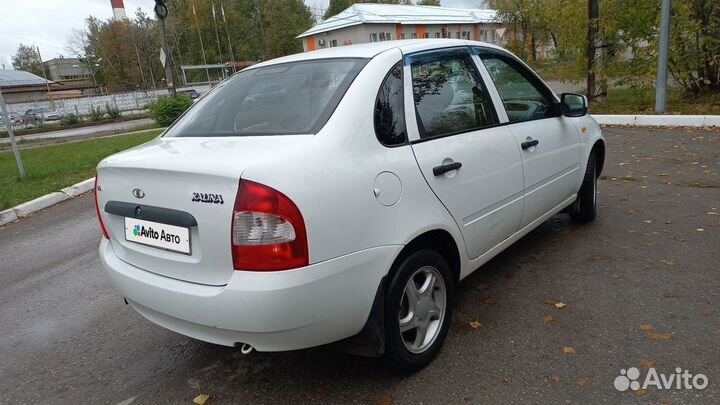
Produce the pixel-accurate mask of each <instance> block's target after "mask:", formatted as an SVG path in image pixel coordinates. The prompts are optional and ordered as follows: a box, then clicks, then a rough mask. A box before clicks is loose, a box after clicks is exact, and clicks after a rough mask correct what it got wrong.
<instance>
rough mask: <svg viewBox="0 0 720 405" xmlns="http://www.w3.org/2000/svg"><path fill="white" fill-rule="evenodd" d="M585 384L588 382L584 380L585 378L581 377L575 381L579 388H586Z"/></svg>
mask: <svg viewBox="0 0 720 405" xmlns="http://www.w3.org/2000/svg"><path fill="white" fill-rule="evenodd" d="M587 382H588V379H587V378H585V377H583V378H578V379H577V380H575V384H577V385H579V386H581V387H584V386H586V385H587Z"/></svg>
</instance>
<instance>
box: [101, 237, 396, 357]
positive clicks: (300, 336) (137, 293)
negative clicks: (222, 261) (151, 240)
mask: <svg viewBox="0 0 720 405" xmlns="http://www.w3.org/2000/svg"><path fill="white" fill-rule="evenodd" d="M401 249H402V246H399V245H398V246H396V245H392V246H382V247H375V248H371V249H366V250H362V251H359V252H355V253H352V254H349V255H345V256H341V257H338V258H335V259H331V260H327V261H324V262H320V263H316V264H313V265H310V266H307V267H303V268H301V269H296V270H287V271H278V272H249V271H235V272H233V275H232V277H231V278H230V280H229V282H228V284H227V285H225V286H208V285H202V284H195V283H189V282H185V281H180V280H176V279H172V278H168V277H165V276H160V275H157V274H154V273H150V272H148V271H145V270H142V269H140V268H138V267H135V266H132V265H130V264H128V263H126V262H124V261H122V260H120V259H119V258H118V257H117V256H116V255H115V253H114V252H113V248H112V245H111V244H110V243H109V242H108V241H107V240H106V239H103V241H102V243H101V244H100V259H101V262H102V265H103V267H104V268H105V270H106V272H107V274H108V276H109V277H110V279H111V280H112V281H113V283H114V284H115V286H116V287H117V288H118V290H120V292H121V293H122V294H123V295H124V296H125V298H126V299H127V301H128V303H129V304H130V305H131V306H132V307H133V308H134V309H135V310H136V311H137V312H139V313H140V314H141V315H143V316H144V317H145V318H147V319H149V320H150V321H152V322H154V323H156V324H158V325H160V326H163V327H165V328H167V329H170V330H173V331H175V332H178V333H181V334H183V335H187V336H190V337H193V338H196V339H200V340H203V341H207V342H211V343H216V344H221V345H226V346H233V345H236V344H239V343H247V344H250V345H252V346H253V347H254V348H255V349H256V350H258V351H284V350H295V349H302V348H307V347H313V346H318V345H322V344H326V343H331V342H334V341H338V340H341V339H344V338H347V337H350V336H353V335H355V334H357V333H358V332H360V330H361V329H362V327H363V326H364V324H365V322H366V321H367V319H368V315H369V314H370V309H371V307H372V304H373V300H374V298H375V293H376V290H377V288H378V285H379V283H380V280H381V279H382V277H383V276H384V275H385V274H387V271H388V269H389V268H390V266H391V265H392V262H393V260H394V258H395V257H396V255H397V254H398V253H399V251H400V250H401ZM198 271H201V269H198Z"/></svg>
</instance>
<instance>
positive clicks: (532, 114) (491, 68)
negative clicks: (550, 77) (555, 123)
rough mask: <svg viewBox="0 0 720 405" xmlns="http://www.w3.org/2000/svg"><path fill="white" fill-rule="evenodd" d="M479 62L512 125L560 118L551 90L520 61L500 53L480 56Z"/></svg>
mask: <svg viewBox="0 0 720 405" xmlns="http://www.w3.org/2000/svg"><path fill="white" fill-rule="evenodd" d="M480 59H481V60H482V62H483V64H484V65H485V67H486V68H487V70H488V73H490V77H491V78H492V80H493V82H494V83H495V87H496V88H497V91H498V93H499V94H500V98H501V99H502V102H503V105H504V106H505V111H506V112H507V115H508V119H509V120H510V122H520V121H530V120H535V119H541V118H547V117H554V116H556V115H557V114H556V111H555V110H556V109H555V108H554V101H553V98H552V96H551V95H550V94H549V90H547V88H545V87H544V86H543V85H542V83H540V82H539V81H538V80H537V78H536V77H535V76H533V74H532V73H531V72H530V71H529V70H527V69H526V68H525V67H524V66H522V65H521V64H520V63H519V62H518V61H516V60H514V59H513V58H511V57H510V56H506V55H502V54H497V53H481V54H480Z"/></svg>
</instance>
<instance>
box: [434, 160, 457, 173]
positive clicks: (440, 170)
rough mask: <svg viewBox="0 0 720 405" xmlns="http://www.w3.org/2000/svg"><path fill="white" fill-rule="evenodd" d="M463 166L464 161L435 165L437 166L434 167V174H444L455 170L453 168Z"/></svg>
mask: <svg viewBox="0 0 720 405" xmlns="http://www.w3.org/2000/svg"><path fill="white" fill-rule="evenodd" d="M461 167H462V163H460V162H452V163H447V164H444V165H440V166H435V167H433V174H434V175H436V176H440V175H443V174H445V173H447V172H451V171H453V170H457V169H459V168H461Z"/></svg>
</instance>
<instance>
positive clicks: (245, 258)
mask: <svg viewBox="0 0 720 405" xmlns="http://www.w3.org/2000/svg"><path fill="white" fill-rule="evenodd" d="M230 237H231V244H232V258H233V267H234V268H235V270H253V271H273V270H289V269H294V268H298V267H303V266H307V265H308V263H309V257H308V244H307V234H306V231H305V221H303V217H302V215H301V214H300V210H299V209H298V208H297V206H296V205H295V203H293V202H292V201H291V200H290V199H289V198H288V197H287V196H286V195H285V194H283V193H281V192H279V191H277V190H275V189H273V188H270V187H268V186H265V185H262V184H259V183H255V182H252V181H248V180H241V181H240V187H239V188H238V193H237V196H236V197H235V208H234V209H233V217H232V229H231V236H230Z"/></svg>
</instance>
